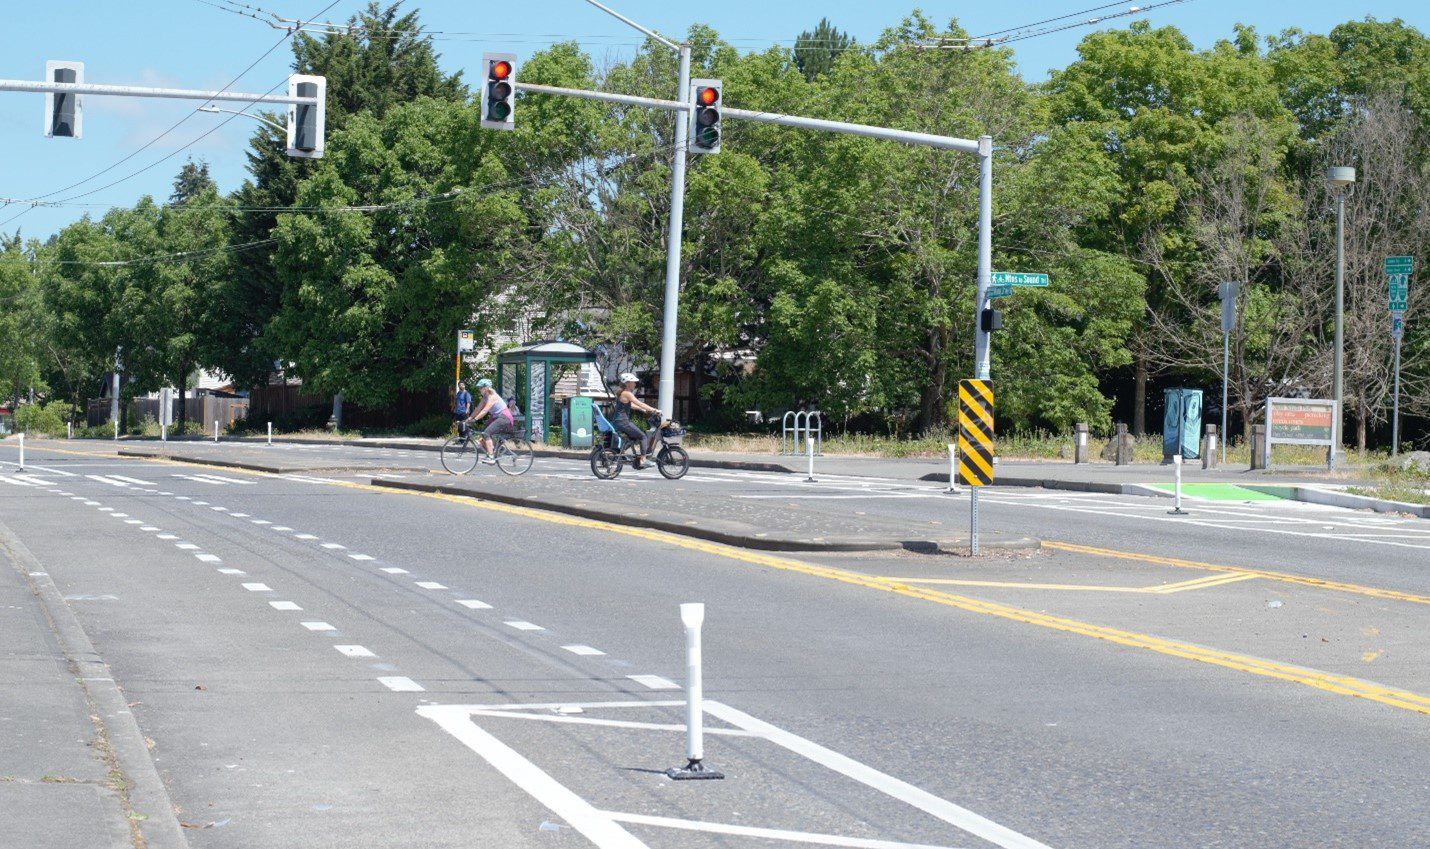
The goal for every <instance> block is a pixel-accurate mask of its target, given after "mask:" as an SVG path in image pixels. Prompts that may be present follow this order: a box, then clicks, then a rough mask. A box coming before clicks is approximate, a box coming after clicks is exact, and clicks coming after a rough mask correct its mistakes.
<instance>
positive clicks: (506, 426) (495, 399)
mask: <svg viewBox="0 0 1430 849" xmlns="http://www.w3.org/2000/svg"><path fill="white" fill-rule="evenodd" d="M477 391H478V392H480V393H481V399H482V403H481V404H480V405H479V406H478V407H477V409H476V410H475V411H474V412H473V413H472V415H471V417H470V418H468V419H467V421H469V422H475V421H480V420H481V418H482V416H486V415H490V416H491V421H490V422H488V423H487V426H486V429H485V430H483V431H482V436H481V441H482V450H483V451H485V452H486V456H485V457H483V458H482V462H483V463H486V464H487V465H491V464H493V463H495V462H496V458H494V457H493V456H492V437H493V436H497V435H498V434H500V435H503V436H515V435H516V419H514V418H513V417H512V415H511V410H510V409H509V408H508V407H507V405H506V401H504V400H502V397H501V396H500V395H498V394H497V392H496V390H494V389H492V382H491V381H490V380H488V379H486V378H485V377H484V378H482V379H481V380H479V381H477Z"/></svg>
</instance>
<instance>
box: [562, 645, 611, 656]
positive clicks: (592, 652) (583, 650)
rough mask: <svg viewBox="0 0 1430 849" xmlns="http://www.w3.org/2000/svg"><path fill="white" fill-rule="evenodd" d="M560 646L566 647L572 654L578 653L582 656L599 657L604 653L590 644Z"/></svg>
mask: <svg viewBox="0 0 1430 849" xmlns="http://www.w3.org/2000/svg"><path fill="white" fill-rule="evenodd" d="M562 648H563V649H566V650H567V651H569V652H571V653H572V654H579V655H581V656H582V657H599V656H603V655H605V652H603V651H601V650H600V649H596V648H591V647H590V646H583V645H579V644H577V645H574V646H562Z"/></svg>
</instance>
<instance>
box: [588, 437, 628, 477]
mask: <svg viewBox="0 0 1430 849" xmlns="http://www.w3.org/2000/svg"><path fill="white" fill-rule="evenodd" d="M624 463H625V458H624V457H622V456H621V452H619V451H617V450H616V449H614V448H609V447H607V446H605V445H597V446H596V447H595V448H592V449H591V474H593V475H595V476H596V477H598V478H600V479H601V480H603V481H609V480H615V479H616V476H617V475H619V474H620V473H621V466H622V465H623V464H624Z"/></svg>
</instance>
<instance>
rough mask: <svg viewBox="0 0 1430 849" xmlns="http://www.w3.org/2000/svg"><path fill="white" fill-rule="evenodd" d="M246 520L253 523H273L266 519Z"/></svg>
mask: <svg viewBox="0 0 1430 849" xmlns="http://www.w3.org/2000/svg"><path fill="white" fill-rule="evenodd" d="M248 521H249V522H251V523H252V524H255V525H271V524H273V523H272V522H270V521H268V520H267V519H249V520H248Z"/></svg>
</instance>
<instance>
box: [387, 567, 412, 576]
mask: <svg viewBox="0 0 1430 849" xmlns="http://www.w3.org/2000/svg"><path fill="white" fill-rule="evenodd" d="M382 571H384V572H386V573H387V574H389V575H406V574H407V570H406V569H399V568H397V567H396V566H389V567H387V568H385V569H383V570H382Z"/></svg>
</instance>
